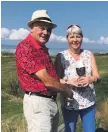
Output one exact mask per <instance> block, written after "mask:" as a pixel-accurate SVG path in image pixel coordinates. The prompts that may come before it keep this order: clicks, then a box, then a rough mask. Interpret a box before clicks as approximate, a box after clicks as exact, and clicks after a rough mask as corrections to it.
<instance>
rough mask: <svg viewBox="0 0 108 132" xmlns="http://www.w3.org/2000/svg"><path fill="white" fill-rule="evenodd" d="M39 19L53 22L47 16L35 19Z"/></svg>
mask: <svg viewBox="0 0 108 132" xmlns="http://www.w3.org/2000/svg"><path fill="white" fill-rule="evenodd" d="M36 20H37V21H38V20H47V21H50V22H52V21H51V20H50V19H49V18H46V17H40V18H36V19H35V21H36Z"/></svg>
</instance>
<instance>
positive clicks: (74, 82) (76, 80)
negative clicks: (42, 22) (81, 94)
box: [67, 79, 78, 87]
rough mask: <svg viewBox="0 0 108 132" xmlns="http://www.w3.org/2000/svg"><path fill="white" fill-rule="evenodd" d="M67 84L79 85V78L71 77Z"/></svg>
mask: <svg viewBox="0 0 108 132" xmlns="http://www.w3.org/2000/svg"><path fill="white" fill-rule="evenodd" d="M67 84H70V85H73V86H75V87H78V79H71V80H68V81H67Z"/></svg>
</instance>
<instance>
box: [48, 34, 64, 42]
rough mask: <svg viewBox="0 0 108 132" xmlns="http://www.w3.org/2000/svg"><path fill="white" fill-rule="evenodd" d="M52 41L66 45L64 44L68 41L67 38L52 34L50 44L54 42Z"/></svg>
mask: <svg viewBox="0 0 108 132" xmlns="http://www.w3.org/2000/svg"><path fill="white" fill-rule="evenodd" d="M52 41H56V42H60V43H64V42H66V41H67V40H66V38H65V37H63V36H57V35H55V34H53V33H52V34H51V37H50V42H52Z"/></svg>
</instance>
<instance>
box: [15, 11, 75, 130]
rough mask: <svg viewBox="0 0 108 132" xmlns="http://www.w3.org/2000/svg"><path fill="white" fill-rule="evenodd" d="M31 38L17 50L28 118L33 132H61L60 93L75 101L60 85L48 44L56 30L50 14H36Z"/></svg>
mask: <svg viewBox="0 0 108 132" xmlns="http://www.w3.org/2000/svg"><path fill="white" fill-rule="evenodd" d="M28 26H29V28H30V34H29V35H28V36H27V38H25V39H24V40H23V41H22V42H20V43H19V44H18V46H17V48H16V53H15V55H16V68H17V74H18V79H19V82H20V85H21V88H22V90H23V91H24V92H25V95H24V101H23V106H24V115H25V118H26V120H27V124H28V131H29V132H57V127H58V116H59V115H58V108H57V104H56V96H57V92H62V93H64V95H65V96H69V97H72V95H73V94H72V91H71V89H70V88H69V87H67V85H63V84H61V83H60V82H59V80H58V76H57V74H56V71H55V68H54V66H53V64H52V61H51V58H50V56H49V54H48V48H47V47H46V46H45V44H46V43H47V42H48V40H49V38H50V35H51V32H52V29H53V28H55V27H56V24H54V23H53V22H52V21H51V19H50V17H49V15H48V13H47V11H46V10H38V11H35V12H34V13H33V15H32V18H31V21H30V22H28Z"/></svg>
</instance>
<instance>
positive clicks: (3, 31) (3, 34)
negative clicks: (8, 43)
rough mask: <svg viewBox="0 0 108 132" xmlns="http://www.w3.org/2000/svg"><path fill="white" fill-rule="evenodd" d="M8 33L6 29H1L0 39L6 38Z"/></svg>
mask: <svg viewBox="0 0 108 132" xmlns="http://www.w3.org/2000/svg"><path fill="white" fill-rule="evenodd" d="M9 34H10V31H9V30H8V29H7V28H1V38H8V36H9Z"/></svg>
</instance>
